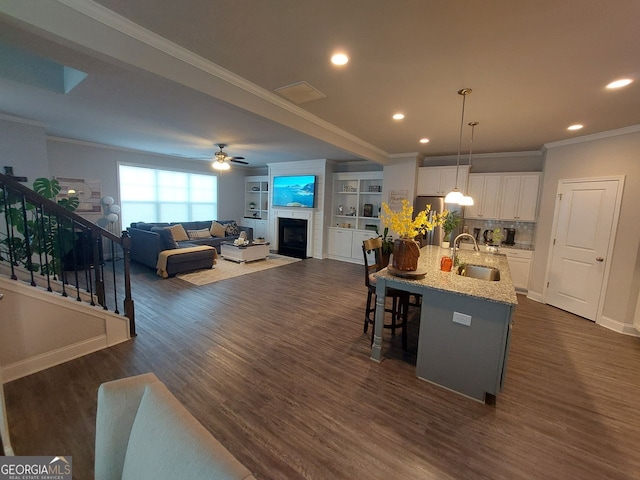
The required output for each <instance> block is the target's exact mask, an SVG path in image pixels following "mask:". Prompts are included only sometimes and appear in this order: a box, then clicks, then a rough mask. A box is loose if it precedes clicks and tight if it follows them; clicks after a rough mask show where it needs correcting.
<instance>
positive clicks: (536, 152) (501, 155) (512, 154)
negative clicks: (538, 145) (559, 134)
mask: <svg viewBox="0 0 640 480" xmlns="http://www.w3.org/2000/svg"><path fill="white" fill-rule="evenodd" d="M543 154H544V150H542V149H541V150H525V151H522V152H496V153H474V154H473V158H474V159H476V158H505V157H533V156H542V155H543ZM468 157H469V155H468V154H463V155H461V156H460V159H462V158H468ZM457 159H458V155H457V154H454V155H439V156H433V157H429V156H425V157H423V160H457Z"/></svg>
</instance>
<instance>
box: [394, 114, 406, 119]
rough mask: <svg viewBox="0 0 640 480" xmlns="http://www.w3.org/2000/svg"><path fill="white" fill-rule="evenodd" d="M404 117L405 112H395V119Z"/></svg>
mask: <svg viewBox="0 0 640 480" xmlns="http://www.w3.org/2000/svg"><path fill="white" fill-rule="evenodd" d="M403 118H404V113H394V114H393V119H394V120H402V119H403Z"/></svg>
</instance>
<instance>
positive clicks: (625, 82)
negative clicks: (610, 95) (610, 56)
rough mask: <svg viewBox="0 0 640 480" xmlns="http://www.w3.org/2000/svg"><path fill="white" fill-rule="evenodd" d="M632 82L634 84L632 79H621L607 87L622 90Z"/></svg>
mask: <svg viewBox="0 0 640 480" xmlns="http://www.w3.org/2000/svg"><path fill="white" fill-rule="evenodd" d="M631 82H633V80H631V79H630V78H621V79H620V80H616V81H615V82H611V83H610V84H609V85H607V88H609V89H615V88H622V87H626V86H627V85H629V84H630V83H631Z"/></svg>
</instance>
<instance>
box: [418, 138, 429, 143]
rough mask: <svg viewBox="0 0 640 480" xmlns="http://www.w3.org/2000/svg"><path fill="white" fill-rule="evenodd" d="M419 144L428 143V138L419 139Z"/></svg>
mask: <svg viewBox="0 0 640 480" xmlns="http://www.w3.org/2000/svg"><path fill="white" fill-rule="evenodd" d="M420 143H429V139H428V138H421V139H420Z"/></svg>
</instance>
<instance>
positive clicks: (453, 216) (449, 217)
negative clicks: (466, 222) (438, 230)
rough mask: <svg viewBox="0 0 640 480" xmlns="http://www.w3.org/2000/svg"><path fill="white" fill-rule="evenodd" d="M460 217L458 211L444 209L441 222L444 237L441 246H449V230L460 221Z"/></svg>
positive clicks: (452, 229) (451, 230)
mask: <svg viewBox="0 0 640 480" xmlns="http://www.w3.org/2000/svg"><path fill="white" fill-rule="evenodd" d="M461 221H462V217H461V216H460V214H459V213H458V212H451V211H446V213H445V216H444V221H443V222H442V229H443V230H444V238H443V239H442V248H449V243H450V242H451V232H453V231H454V230H455V229H456V227H457V226H458V225H460V222H461Z"/></svg>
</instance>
